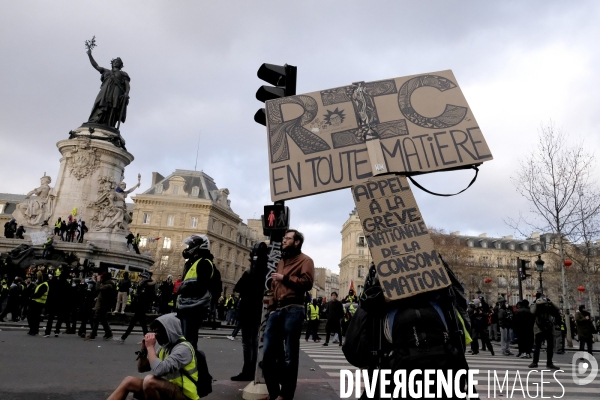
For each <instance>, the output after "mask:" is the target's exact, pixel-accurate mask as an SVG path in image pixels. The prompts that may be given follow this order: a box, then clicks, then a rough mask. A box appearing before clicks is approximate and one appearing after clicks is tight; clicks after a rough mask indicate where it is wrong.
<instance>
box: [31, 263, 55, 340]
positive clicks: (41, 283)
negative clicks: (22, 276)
mask: <svg viewBox="0 0 600 400" xmlns="http://www.w3.org/2000/svg"><path fill="white" fill-rule="evenodd" d="M49 292H50V285H48V282H46V279H45V277H44V274H42V273H41V272H38V273H37V285H36V287H35V290H34V291H33V294H32V295H31V300H30V301H29V307H28V308H27V323H28V324H29V332H27V334H28V335H30V336H35V335H37V334H39V333H40V320H41V316H42V309H43V308H44V306H45V305H46V300H47V299H48V293H49Z"/></svg>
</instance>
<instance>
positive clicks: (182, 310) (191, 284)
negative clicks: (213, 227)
mask: <svg viewBox="0 0 600 400" xmlns="http://www.w3.org/2000/svg"><path fill="white" fill-rule="evenodd" d="M183 243H184V244H186V245H187V246H188V247H187V248H186V249H185V250H183V252H182V255H183V258H184V259H186V262H185V265H184V267H183V282H182V283H181V285H180V286H179V289H178V290H177V317H179V319H181V326H182V328H183V333H184V336H185V337H186V339H187V340H188V341H189V342H190V343H191V344H192V345H193V346H194V349H196V350H197V349H198V329H199V328H200V324H201V323H202V321H203V320H204V318H205V317H206V316H207V315H208V312H209V311H210V303H211V300H212V296H211V294H210V292H209V287H210V286H209V285H210V281H211V278H212V277H213V274H214V269H215V266H214V264H213V261H212V260H213V259H214V257H213V255H212V254H211V253H210V241H209V239H208V237H207V236H206V235H192V236H190V237H188V238H186V239H184V241H183Z"/></svg>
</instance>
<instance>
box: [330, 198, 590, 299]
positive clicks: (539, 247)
mask: <svg viewBox="0 0 600 400" xmlns="http://www.w3.org/2000/svg"><path fill="white" fill-rule="evenodd" d="M341 234H342V257H341V261H340V264H339V266H340V290H341V292H342V293H344V295H345V294H346V293H347V290H348V288H349V287H350V282H351V281H353V282H354V286H355V288H356V289H357V292H359V293H360V291H361V290H362V285H363V282H364V280H365V276H366V273H367V272H368V267H369V265H370V263H371V258H370V253H369V249H368V247H367V244H366V241H365V235H364V232H363V230H362V227H361V224H360V219H359V217H358V214H357V213H356V210H353V211H352V212H351V213H350V216H349V218H348V220H347V221H346V222H345V223H344V225H343V227H342V231H341ZM432 238H433V240H434V243H435V248H436V250H437V252H438V253H439V254H440V255H441V256H442V257H443V258H444V260H445V261H447V262H448V264H449V265H450V267H451V269H452V270H453V271H454V273H455V274H456V275H457V277H458V279H459V280H460V282H461V283H462V285H463V288H464V290H465V292H466V295H467V297H468V298H470V299H473V298H475V297H477V296H480V295H483V296H484V298H486V299H487V301H489V302H491V303H495V302H496V301H497V300H498V298H499V297H504V298H506V299H507V300H508V302H509V304H511V305H514V304H516V302H517V301H518V299H519V281H520V282H521V288H522V296H523V298H525V299H528V300H529V301H531V300H532V299H533V298H535V294H536V292H537V291H539V290H540V284H541V285H542V289H543V291H544V294H545V295H546V296H548V297H549V298H550V299H552V300H553V301H555V302H556V304H559V303H560V302H561V301H564V302H565V304H566V307H567V308H571V309H574V308H576V307H577V306H578V305H579V304H582V303H586V304H588V308H589V306H591V307H592V308H596V310H598V308H597V307H600V304H599V303H598V302H599V300H600V243H599V242H598V241H597V242H594V243H592V244H591V245H590V247H591V251H590V252H588V253H589V257H587V258H586V262H587V266H586V267H585V268H582V265H583V264H584V262H580V261H578V258H577V254H581V246H582V245H579V244H571V243H569V242H568V241H567V240H566V239H565V246H564V248H565V259H569V258H570V259H572V260H573V263H574V266H573V267H572V268H570V269H569V270H567V271H566V272H565V275H566V278H565V282H566V283H565V285H566V292H567V298H566V299H563V296H562V277H561V268H562V261H561V260H560V257H559V256H558V253H559V251H558V244H557V238H556V237H555V235H552V234H540V233H538V232H533V233H532V234H531V235H530V237H528V238H526V239H515V238H514V237H513V236H512V235H508V236H502V237H488V236H487V234H485V233H482V234H480V235H477V236H469V235H461V234H460V232H452V233H450V234H445V233H440V232H432ZM538 256H541V260H542V261H544V264H543V272H542V274H541V275H540V274H539V272H538V271H536V264H535V262H536V261H537V260H538ZM580 258H584V257H580ZM520 260H526V261H529V264H528V267H529V268H530V269H529V270H527V271H526V273H527V275H530V276H528V277H526V279H522V276H521V275H520V273H519V265H520ZM578 263H579V264H582V265H579V266H575V264H578ZM540 276H541V278H542V281H541V282H540ZM582 288H583V289H585V291H582V290H581V289H582Z"/></svg>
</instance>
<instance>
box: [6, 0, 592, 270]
mask: <svg viewBox="0 0 600 400" xmlns="http://www.w3.org/2000/svg"><path fill="white" fill-rule="evenodd" d="M598 20H600V3H598V2H592V1H587V2H586V1H580V2H558V1H548V0H545V1H528V2H523V1H502V2H500V1H496V2H482V1H460V2H459V1H455V2H450V1H443V2H442V1H418V2H417V1H411V2H409V1H372V0H371V1H344V2H340V1H337V2H333V1H323V0H320V1H302V2H300V1H295V2H292V1H257V0H253V1H235V2H234V1H229V2H225V1H222V2H208V1H203V2H200V1H177V2H172V1H148V0H144V1H135V0H128V1H126V2H124V1H102V2H95V3H92V2H88V1H59V0H53V1H51V2H48V1H37V2H34V1H18V2H16V1H5V0H1V1H0V54H1V57H2V63H1V64H0V192H4V193H26V192H27V191H29V190H31V189H33V188H35V187H37V185H38V183H39V178H40V176H42V174H43V173H44V172H46V173H47V174H48V175H50V176H51V177H52V178H53V179H56V174H57V172H58V167H59V158H60V153H59V152H58V150H57V148H56V142H57V141H59V140H62V139H66V138H67V137H68V132H69V131H70V130H72V129H75V128H77V127H79V126H80V125H81V123H83V122H85V121H86V120H87V118H88V116H89V113H90V110H91V108H92V104H93V101H94V98H95V96H96V94H97V93H98V89H99V86H100V79H99V74H98V72H97V71H95V70H94V69H93V68H92V67H91V66H90V64H89V61H88V59H87V56H86V54H85V47H84V41H85V40H86V39H91V37H92V36H94V35H95V36H96V39H97V44H98V47H97V48H96V49H95V50H94V56H95V58H96V60H97V61H98V63H99V64H100V65H101V66H104V67H110V60H111V59H112V58H115V57H117V56H118V57H121V58H122V59H123V62H124V64H125V67H124V70H125V71H126V72H127V73H128V74H129V75H130V77H131V93H130V96H131V100H130V105H129V109H128V113H127V122H126V123H125V124H123V125H122V127H121V133H122V135H123V137H124V138H125V140H126V141H127V149H128V150H129V151H130V152H131V153H132V154H133V155H134V156H135V161H134V162H133V163H132V164H131V165H130V166H129V167H128V168H127V169H126V171H125V177H126V181H127V183H128V184H129V185H132V184H134V183H135V177H136V175H137V173H138V172H139V173H141V174H142V189H143V190H146V189H147V188H148V187H149V186H150V183H151V174H152V172H153V171H157V172H160V173H161V174H163V175H167V174H169V173H171V172H173V171H174V170H175V169H176V168H181V169H194V163H195V158H196V145H197V141H198V136H200V157H199V160H198V169H202V170H204V171H205V172H206V173H207V174H208V175H210V176H212V177H213V178H214V179H215V182H216V183H217V185H218V186H219V187H220V188H224V187H226V188H228V189H229V190H230V192H231V194H230V197H229V198H230V199H231V205H232V208H233V210H234V211H235V212H236V213H238V214H239V215H240V216H241V217H242V218H243V219H244V220H246V219H247V218H253V217H256V218H258V217H259V216H260V214H261V213H262V206H263V205H264V204H269V203H270V197H269V186H268V185H269V178H268V155H267V140H266V130H265V128H264V127H263V126H261V125H258V124H256V123H255V122H254V121H253V115H254V113H255V112H256V110H257V109H258V108H260V107H262V103H260V102H258V101H257V100H256V99H255V92H256V90H257V89H258V87H259V86H260V85H261V84H262V82H261V81H260V80H259V79H258V78H257V77H256V71H257V69H258V67H259V66H260V65H261V64H262V63H264V62H268V63H273V64H284V63H288V64H291V65H296V66H297V67H298V87H297V92H298V93H306V92H312V91H316V90H321V89H327V88H332V87H337V86H342V85H347V84H350V83H352V82H356V81H373V80H380V79H385V78H393V77H398V76H405V75H412V74H418V73H425V72H432V71H440V70H445V69H451V70H452V71H453V72H454V74H455V76H456V78H457V80H458V83H459V85H460V86H461V88H462V91H463V93H464V95H465V97H466V99H467V101H468V102H469V105H470V107H471V109H472V110H473V113H474V115H475V117H476V118H477V122H478V124H479V126H480V128H481V131H482V133H483V135H484V136H485V138H486V140H487V143H488V145H489V147H490V149H491V151H492V154H493V156H494V160H493V161H491V162H487V163H485V164H484V165H483V166H482V167H481V172H480V175H479V179H478V180H477V182H476V184H475V185H474V186H473V187H472V188H471V189H469V190H468V191H466V192H465V193H463V194H461V195H459V196H456V197H452V198H441V197H434V196H431V195H428V194H426V193H423V192H421V191H419V189H416V188H414V191H415V196H416V198H417V202H418V204H419V206H420V208H421V211H422V213H423V217H424V219H425V221H426V223H427V224H428V225H430V226H435V227H439V228H444V229H445V230H446V231H457V230H458V231H461V233H463V234H479V233H483V232H487V233H488V235H489V236H503V235H509V234H513V231H512V229H511V228H509V227H508V226H507V225H506V224H505V223H504V221H503V219H505V218H507V217H517V216H518V214H519V212H520V211H522V212H526V211H527V210H528V208H529V206H528V204H527V203H525V202H524V201H523V200H522V199H521V198H520V197H519V195H518V194H517V193H516V191H515V189H514V186H513V185H512V183H511V180H510V176H511V175H512V176H514V175H515V171H516V169H517V167H518V162H519V160H520V159H525V158H527V157H528V155H529V154H531V152H532V151H533V146H534V145H535V141H536V138H537V130H538V128H539V126H540V124H541V123H547V122H548V121H549V120H550V119H552V120H553V121H554V122H555V123H556V125H557V126H558V127H560V128H562V129H563V130H564V131H565V132H568V133H569V134H571V135H572V136H573V139H574V140H576V139H577V140H579V139H581V140H585V143H586V146H587V147H588V148H589V150H590V151H591V152H595V153H598V152H597V149H598V146H599V137H600V135H598V115H599V112H600V110H599V105H600V101H599V100H600V90H599V86H600V85H599V83H598V78H597V75H596V74H597V70H598V68H597V66H598V65H600V59H599V58H600V46H598V43H599V42H600V28H599V26H600V24H598ZM594 116H595V117H594ZM470 179H471V173H468V172H439V173H435V174H431V175H429V176H426V177H420V178H419V179H418V180H419V181H420V182H421V183H422V184H424V185H426V186H427V187H428V188H430V189H432V190H434V191H439V192H452V191H458V190H460V189H462V188H463V187H464V186H465V185H466V184H467V183H468V182H469V181H470ZM140 191H141V190H140ZM287 205H288V206H289V207H290V208H291V209H292V225H293V226H295V227H297V228H298V229H300V230H301V231H303V232H304V233H305V234H306V238H307V239H306V245H305V249H304V250H305V252H306V253H307V254H309V255H310V256H312V257H313V258H314V260H315V264H316V265H317V266H320V267H327V268H331V269H332V270H334V271H337V270H338V263H339V261H340V253H341V234H340V230H341V227H342V224H343V223H344V221H345V220H346V219H347V218H348V214H349V212H350V211H351V210H352V208H353V207H354V204H353V201H352V196H351V193H350V191H349V190H348V189H345V190H340V191H336V192H331V193H327V194H321V195H316V196H311V197H307V198H303V199H298V200H292V201H288V202H287Z"/></svg>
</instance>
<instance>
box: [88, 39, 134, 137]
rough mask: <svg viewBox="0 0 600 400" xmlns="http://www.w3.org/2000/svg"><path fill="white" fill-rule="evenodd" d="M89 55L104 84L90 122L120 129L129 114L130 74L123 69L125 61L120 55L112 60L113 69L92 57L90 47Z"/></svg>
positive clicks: (97, 97)
mask: <svg viewBox="0 0 600 400" xmlns="http://www.w3.org/2000/svg"><path fill="white" fill-rule="evenodd" d="M87 55H88V56H89V58H90V62H91V63H92V67H94V68H95V69H96V70H97V71H98V72H100V74H101V77H100V80H101V81H102V85H101V86H100V93H98V96H96V101H95V102H94V107H93V108H92V113H91V114H90V118H89V120H88V122H89V123H94V124H100V125H107V126H109V127H111V128H115V127H116V128H117V129H119V125H120V123H121V122H125V118H126V116H127V104H128V103H129V81H130V78H129V75H128V74H127V72H125V71H123V70H122V68H123V61H121V59H120V58H119V57H117V58H115V59H114V60H111V62H110V64H111V69H107V68H102V67H100V66H99V65H98V63H96V60H94V57H92V50H91V48H88V51H87Z"/></svg>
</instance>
